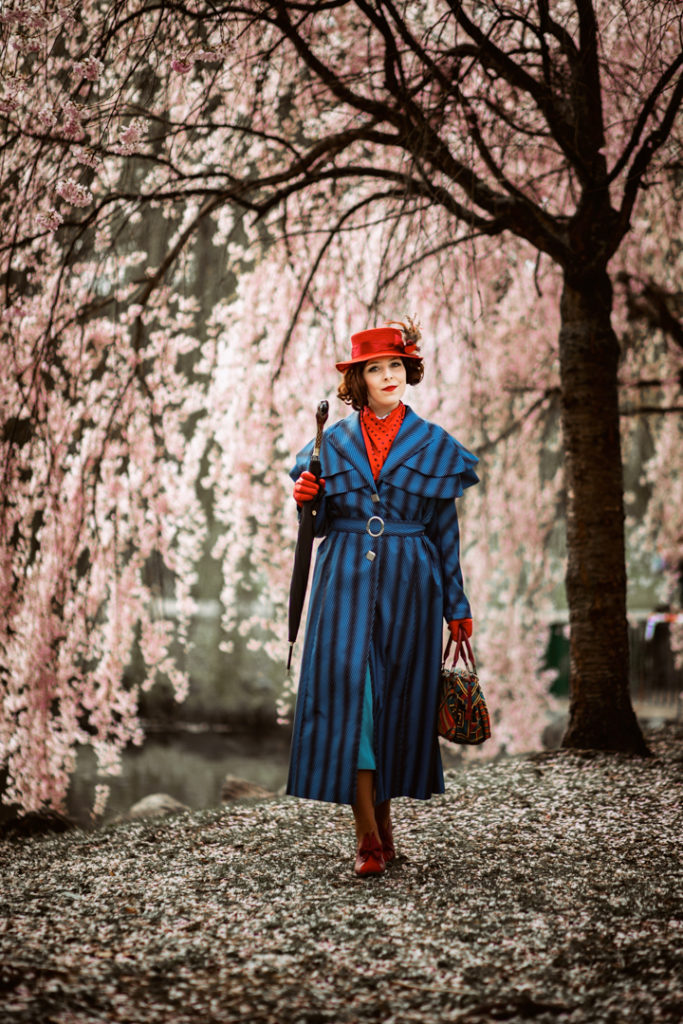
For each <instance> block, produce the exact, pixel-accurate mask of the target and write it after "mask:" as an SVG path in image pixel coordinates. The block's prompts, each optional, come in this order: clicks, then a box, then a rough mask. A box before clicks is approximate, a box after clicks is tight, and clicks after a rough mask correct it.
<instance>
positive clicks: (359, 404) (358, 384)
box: [337, 359, 424, 412]
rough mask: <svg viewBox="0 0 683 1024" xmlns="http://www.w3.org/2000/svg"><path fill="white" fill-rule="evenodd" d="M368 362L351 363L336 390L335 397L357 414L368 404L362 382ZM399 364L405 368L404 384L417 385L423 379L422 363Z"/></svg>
mask: <svg viewBox="0 0 683 1024" xmlns="http://www.w3.org/2000/svg"><path fill="white" fill-rule="evenodd" d="M369 362H370V360H369V359H367V360H366V361H365V362H364V363H352V364H351V366H349V367H347V369H346V370H344V373H343V374H342V379H341V383H340V385H339V388H338V389H337V397H338V398H341V400H342V402H346V404H347V405H350V406H351V407H352V408H353V409H357V410H358V411H359V412H360V410H361V409H362V408H363V406H364V405H367V404H368V389H367V387H366V384H365V381H364V380H363V369H364V367H365V366H366V364H367V363H369ZM401 362H402V363H403V365H404V366H405V368H406V384H413V385H415V384H419V383H420V381H421V380H422V378H423V377H424V366H423V364H422V362H418V361H417V359H401Z"/></svg>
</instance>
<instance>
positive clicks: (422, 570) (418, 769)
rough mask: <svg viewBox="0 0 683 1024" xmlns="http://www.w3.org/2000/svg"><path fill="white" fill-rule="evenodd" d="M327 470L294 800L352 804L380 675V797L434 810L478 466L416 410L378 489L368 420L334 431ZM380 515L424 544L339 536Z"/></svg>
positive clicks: (304, 460)
mask: <svg viewBox="0 0 683 1024" xmlns="http://www.w3.org/2000/svg"><path fill="white" fill-rule="evenodd" d="M312 447H313V442H311V443H310V444H309V445H307V446H306V447H305V448H304V449H303V450H302V451H301V452H300V453H299V455H298V457H297V461H296V465H295V466H294V468H293V469H292V471H291V474H290V475H291V476H292V479H294V480H296V479H297V478H298V477H299V475H300V474H301V472H302V471H303V470H304V469H306V468H307V467H308V460H309V458H310V454H311V451H312ZM320 459H321V463H322V467H323V476H324V478H325V481H326V486H325V492H324V498H323V500H322V502H321V504H320V507H319V511H318V515H317V516H316V533H317V534H318V535H319V536H322V537H323V538H324V539H323V540H322V542H321V544H320V546H319V548H318V553H317V556H316V563H315V569H314V572H313V582H312V587H311V598H310V602H309V611H308V620H307V623H306V633H305V638H304V649H303V657H302V666H301V677H300V680H299V691H298V697H297V705H296V712H295V718H294V731H293V737H292V752H291V760H290V772H289V780H288V785H287V792H288V793H290V794H292V795H294V796H300V797H307V798H309V799H314V800H329V801H333V802H335V803H345V804H350V803H353V802H354V800H355V784H356V774H357V764H358V749H359V744H360V728H361V718H362V710H363V693H364V684H365V678H366V672H367V668H368V665H369V667H370V672H371V677H372V686H373V722H374V751H375V758H376V762H377V769H376V776H375V778H376V789H377V796H376V799H377V801H378V802H379V801H382V800H385V799H388V798H389V797H395V796H412V797H418V798H421V799H427V798H428V797H429V796H431V794H432V793H442V792H443V771H442V767H441V756H440V753H439V747H438V741H437V730H436V721H437V712H438V697H439V675H440V668H441V637H442V629H443V620H444V618H445V619H446V620H447V621H449V620H451V619H461V618H469V617H470V614H471V613H470V606H469V603H468V601H467V598H466V596H465V593H464V590H463V581H462V573H461V570H460V560H459V529H458V517H457V512H456V507H455V500H454V499H455V498H456V497H459V496H460V495H461V494H462V493H463V490H464V488H466V487H470V486H471V485H472V484H475V483H476V482H477V479H478V478H477V475H476V473H475V471H474V466H475V465H476V463H477V461H478V460H477V459H476V457H475V456H474V455H472V453H471V452H469V451H467V449H466V448H464V447H463V446H462V445H461V444H460V443H459V442H458V441H456V440H455V439H454V438H452V437H451V436H450V435H449V434H447V433H446V432H445V431H444V430H442V429H441V428H440V427H438V426H436V425H435V424H433V423H428V422H427V421H425V420H423V419H421V418H420V417H419V416H417V414H416V413H414V412H413V411H412V410H411V409H410V408H409V407H407V408H406V415H405V419H404V421H403V423H402V425H401V428H400V430H399V433H398V435H397V437H396V439H395V441H394V443H393V445H392V447H391V450H390V452H389V454H388V456H387V458H386V461H385V463H384V465H383V467H382V470H381V472H380V475H379V477H378V479H377V481H376V482H375V481H374V480H373V478H372V473H371V471H370V464H369V462H368V458H367V454H366V451H365V443H364V441H363V436H362V432H361V427H360V418H359V415H358V413H352V414H351V415H350V416H347V417H346V418H345V419H343V420H340V421H339V422H337V423H335V424H333V425H332V426H331V427H330V428H329V429H328V430H327V431H326V432H325V434H324V436H323V445H322V449H321V455H320ZM373 494H376V495H378V496H379V501H376V500H375V501H373ZM371 516H381V517H382V518H383V519H385V520H387V522H392V523H400V522H407V523H413V524H415V523H418V524H420V523H421V524H423V525H424V533H423V534H419V533H415V532H412V533H411V534H410V535H408V536H399V535H397V533H395V532H394V533H390V534H389V535H383V536H380V537H377V538H372V537H370V536H369V535H368V534H367V533H365V532H362V533H357V532H351V531H349V530H348V529H347V530H344V529H342V530H335V529H334V523H335V520H336V519H340V518H341V519H346V520H356V521H358V520H361V521H362V522H365V521H366V520H368V519H369V518H370V517H371ZM340 525H341V524H340ZM368 552H374V555H375V557H374V558H373V559H368V558H367V557H366V556H367V553H368Z"/></svg>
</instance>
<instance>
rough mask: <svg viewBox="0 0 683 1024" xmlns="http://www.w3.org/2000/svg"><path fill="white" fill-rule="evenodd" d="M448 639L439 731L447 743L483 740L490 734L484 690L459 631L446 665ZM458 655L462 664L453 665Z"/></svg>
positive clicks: (442, 667)
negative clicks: (448, 663) (449, 660)
mask: <svg viewBox="0 0 683 1024" xmlns="http://www.w3.org/2000/svg"><path fill="white" fill-rule="evenodd" d="M452 642H453V641H452V639H450V638H449V640H448V644H447V646H446V653H445V654H444V658H443V665H442V666H441V689H440V693H439V717H438V730H439V735H440V736H443V737H444V739H447V740H450V741H451V743H467V744H477V743H483V742H484V740H487V739H489V737H490V736H491V723H490V721H489V711H488V708H487V707H486V701H485V700H484V694H483V693H482V692H481V687H480V685H479V677H478V676H477V666H476V665H475V663H474V655H473V654H472V648H471V647H470V642H469V640H468V639H467V637H466V636H465V635H464V633H462V634H461V635H460V636H459V637H458V642H457V645H456V648H455V656H454V658H453V664H452V665H451V667H450V668H446V661H447V659H448V654H449V652H450V649H451V643H452ZM461 656H462V660H463V666H462V667H460V668H456V663H457V661H458V659H459V658H460V657H461ZM468 662H469V663H468Z"/></svg>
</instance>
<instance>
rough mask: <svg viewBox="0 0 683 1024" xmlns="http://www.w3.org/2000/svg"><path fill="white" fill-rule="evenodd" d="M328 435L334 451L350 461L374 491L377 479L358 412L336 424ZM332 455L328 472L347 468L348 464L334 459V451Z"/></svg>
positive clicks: (345, 460)
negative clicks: (373, 474)
mask: <svg viewBox="0 0 683 1024" xmlns="http://www.w3.org/2000/svg"><path fill="white" fill-rule="evenodd" d="M326 437H327V440H328V442H329V445H330V448H332V449H333V452H334V453H335V454H336V455H337V456H340V457H341V459H342V460H343V461H344V462H345V463H346V464H347V465H348V464H349V463H350V464H351V465H352V466H353V467H354V469H357V470H358V472H359V473H360V474H361V476H362V477H363V479H364V480H365V481H366V483H368V484H369V485H370V487H372V489H373V491H374V489H375V481H374V480H373V478H372V470H371V469H370V462H369V460H368V453H367V452H366V450H365V441H364V440H363V433H362V431H361V426H360V416H359V415H358V413H357V412H354V413H352V414H351V415H350V416H347V417H346V418H345V419H343V420H341V421H340V422H339V423H338V424H337V425H336V429H335V430H333V431H330V432H329V433H328V434H327V435H326ZM330 455H331V456H332V458H331V459H330V463H331V464H330V466H329V468H328V467H326V471H327V472H328V473H335V472H340V471H341V470H343V469H346V468H347V465H344V466H339V465H338V460H335V459H334V455H333V454H332V453H330Z"/></svg>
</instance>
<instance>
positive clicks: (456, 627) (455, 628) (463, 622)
mask: <svg viewBox="0 0 683 1024" xmlns="http://www.w3.org/2000/svg"><path fill="white" fill-rule="evenodd" d="M448 628H449V629H450V631H451V636H452V637H453V640H454V641H455V642H456V643H457V642H458V633H459V632H460V630H461V629H464V630H465V636H466V637H468V638H469V637H471V636H472V619H453V621H452V622H449V623H448Z"/></svg>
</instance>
